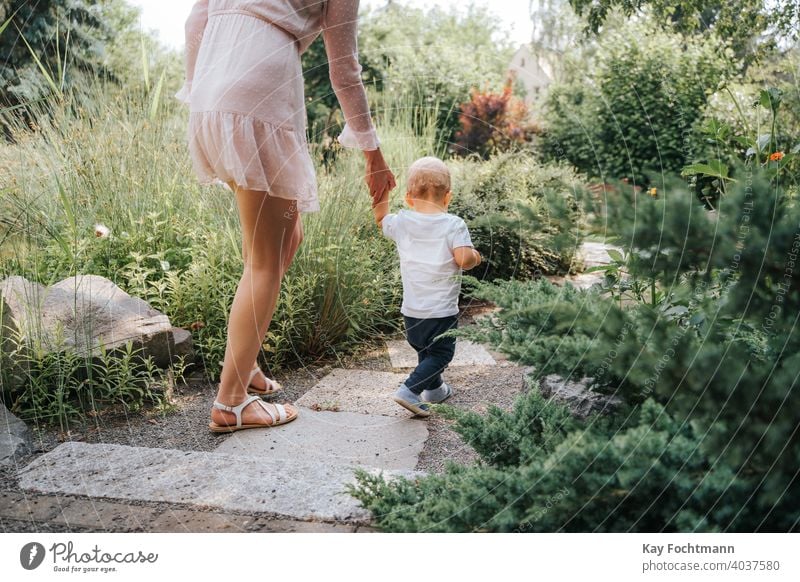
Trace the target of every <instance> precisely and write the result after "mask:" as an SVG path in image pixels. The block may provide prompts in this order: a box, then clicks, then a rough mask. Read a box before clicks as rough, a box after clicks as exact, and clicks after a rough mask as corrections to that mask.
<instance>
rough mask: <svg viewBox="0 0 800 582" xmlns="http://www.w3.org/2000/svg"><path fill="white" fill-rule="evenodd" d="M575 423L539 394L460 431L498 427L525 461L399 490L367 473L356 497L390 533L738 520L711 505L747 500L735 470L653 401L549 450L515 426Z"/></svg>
mask: <svg viewBox="0 0 800 582" xmlns="http://www.w3.org/2000/svg"><path fill="white" fill-rule="evenodd" d="M553 409H556V410H553ZM523 411H524V412H523ZM567 415H568V413H567V412H566V411H565V410H564V409H563V407H561V406H560V405H558V404H554V403H550V402H548V401H547V400H545V399H543V398H542V397H541V396H540V395H539V394H538V391H537V390H536V389H535V388H534V389H532V390H531V391H530V392H528V393H527V394H525V395H523V396H522V397H520V399H519V400H518V402H517V405H516V408H515V411H514V413H512V416H513V418H512V419H511V420H510V421H509V420H505V419H503V417H502V415H499V414H498V413H493V416H495V417H497V416H499V417H500V418H499V419H498V420H494V421H493V420H490V419H491V417H487V418H486V419H485V421H484V423H480V422H479V423H466V422H463V421H461V420H459V421H458V424H457V430H459V432H460V433H461V434H462V435H464V437H465V440H466V441H467V442H470V443H472V442H479V443H480V442H481V441H483V440H484V439H485V438H486V437H485V430H486V429H487V427H492V429H493V430H494V432H495V433H496V435H497V436H496V440H495V445H496V447H497V449H498V450H503V449H504V448H505V447H510V448H512V449H513V448H514V447H516V446H519V448H520V449H521V450H520V452H521V454H520V456H519V459H518V462H515V463H513V464H508V465H505V464H502V465H498V464H496V463H495V464H494V466H490V465H484V464H481V465H479V466H477V467H469V468H467V467H463V466H459V465H456V464H454V463H450V464H449V465H448V466H447V469H446V471H445V472H444V473H443V474H440V475H430V476H427V477H422V478H418V479H413V480H411V479H399V480H394V481H390V482H387V481H386V480H385V479H384V478H383V477H382V476H379V475H378V476H376V475H370V474H368V473H366V472H364V471H361V472H359V474H358V485H357V486H356V487H352V488H351V489H350V491H351V493H352V494H353V495H355V497H357V498H358V499H359V500H360V501H361V502H362V503H363V504H364V505H365V507H367V508H369V509H370V510H371V511H372V513H373V515H374V517H375V519H376V522H377V524H378V525H379V527H380V528H381V529H382V530H384V531H393V532H432V531H441V532H552V531H568V532H587V531H595V532H597V531H692V530H695V529H696V530H700V531H712V530H713V531H718V530H721V529H723V528H724V525H727V523H728V522H729V521H730V520H731V515H730V512H729V510H728V509H727V508H726V507H722V508H720V511H718V512H716V513H713V512H706V507H707V506H708V505H711V504H712V503H713V502H715V501H717V500H718V499H719V498H720V496H721V495H722V494H725V495H727V496H730V497H728V499H727V502H728V503H731V502H733V503H735V502H737V501H743V499H742V496H741V493H740V491H739V488H738V487H737V486H736V485H734V486H733V487H728V486H729V484H730V482H731V480H732V479H733V474H732V473H731V472H730V471H729V470H727V469H725V468H717V469H714V470H711V467H712V463H711V461H710V459H709V458H708V457H707V456H706V455H705V454H704V453H703V449H702V446H701V444H702V437H703V435H702V432H698V431H696V430H694V429H693V428H691V427H690V425H687V424H682V423H679V422H677V421H675V420H674V419H672V418H670V417H669V415H667V414H666V413H665V412H664V409H663V407H661V406H659V405H658V404H656V403H654V402H653V401H652V400H648V401H647V402H645V403H644V405H643V406H642V407H641V408H640V409H639V410H638V411H636V412H635V413H634V414H633V415H632V416H631V417H630V418H628V419H627V420H626V421H624V422H623V421H622V420H620V419H618V420H616V422H613V423H612V422H596V421H595V422H592V421H589V422H587V423H585V424H581V425H577V423H574V424H575V425H576V426H572V427H570V429H569V430H565V431H558V430H549V431H547V432H548V440H546V441H545V442H544V443H542V442H540V441H539V440H538V439H531V438H529V437H527V435H526V436H525V437H523V438H521V439H519V440H514V435H515V434H517V433H515V431H514V430H513V429H511V427H509V426H507V425H508V424H509V422H510V424H511V426H519V427H524V425H521V424H520V425H518V424H517V423H518V422H520V421H522V420H523V419H524V418H528V419H529V420H531V421H534V423H533V429H532V430H531V431H530V432H533V433H534V434H535V433H536V431H537V429H538V428H539V422H542V420H543V419H552V418H553V417H554V416H555V417H557V418H558V417H560V418H565V417H566V416H567ZM545 421H546V420H545ZM489 423H491V424H489ZM497 425H499V426H497ZM502 433H505V438H503V434H502ZM506 438H508V439H510V440H509V441H506V440H505V439H506ZM507 442H508V443H509V444H506V443H507ZM518 443H519V444H518ZM543 445H544V446H543ZM476 448H477V449H478V451H479V453H481V456H482V457H483V458H484V459H485V460H486V461H489V462H490V463H491V462H492V461H493V460H494V459H495V458H496V457H495V455H494V454H493V452H492V451H493V450H494V449H489V456H488V458H487V457H486V456H485V455H486V453H487V451H486V449H485V448H484V447H482V446H478V447H476ZM512 457H516V453H514V454H513V455H512Z"/></svg>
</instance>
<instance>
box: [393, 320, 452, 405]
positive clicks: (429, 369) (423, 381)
mask: <svg viewBox="0 0 800 582" xmlns="http://www.w3.org/2000/svg"><path fill="white" fill-rule="evenodd" d="M403 319H404V320H405V324H406V339H407V340H408V343H409V344H411V347H412V348H414V349H415V350H416V351H417V358H418V360H419V364H417V367H416V368H415V369H414V371H413V372H411V375H410V376H409V377H408V379H407V380H406V386H407V387H408V388H409V389H410V390H411V391H412V392H413V393H414V394H422V391H423V390H435V389H436V388H438V387H439V386H441V385H442V372H443V371H444V369H445V368H446V367H447V365H448V364H449V363H450V361H451V360H452V359H453V354H455V351H456V338H454V337H449V338H440V339H436V336H438V335H439V334H441V333H444V332H446V331H447V330H449V329H455V328H456V327H458V316H457V315H452V316H450V317H436V318H432V319H417V318H416V317H406V316H403Z"/></svg>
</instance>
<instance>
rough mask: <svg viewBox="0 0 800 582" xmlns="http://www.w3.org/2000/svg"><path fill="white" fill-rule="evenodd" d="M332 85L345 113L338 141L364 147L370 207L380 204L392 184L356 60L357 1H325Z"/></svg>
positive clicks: (324, 31) (325, 33)
mask: <svg viewBox="0 0 800 582" xmlns="http://www.w3.org/2000/svg"><path fill="white" fill-rule="evenodd" d="M322 39H323V41H324V42H325V53H326V54H327V55H328V68H329V70H330V78H331V86H332V87H333V91H334V92H335V93H336V99H337V100H338V101H339V105H340V106H341V108H342V111H343V112H344V118H345V125H344V129H343V130H342V134H341V135H340V136H339V143H341V144H342V145H343V146H345V147H349V148H359V149H361V150H363V152H364V157H365V158H366V162H367V167H366V177H365V181H366V183H367V187H368V188H369V193H370V195H371V196H372V205H373V207H375V206H377V205H379V204H383V203H384V202H385V200H386V199H387V198H388V196H389V191H390V190H391V189H392V188H394V187H395V185H396V184H395V180H394V175H393V174H392V171H391V170H390V169H389V166H388V165H387V164H386V161H385V160H384V159H383V153H382V152H381V150H380V141H379V140H378V134H377V133H376V132H375V127H374V126H373V125H372V119H370V116H369V102H368V101H367V92H366V90H365V89H364V83H363V82H362V81H361V64H360V63H359V62H358V0H328V3H327V6H326V9H325V19H324V22H323V24H322Z"/></svg>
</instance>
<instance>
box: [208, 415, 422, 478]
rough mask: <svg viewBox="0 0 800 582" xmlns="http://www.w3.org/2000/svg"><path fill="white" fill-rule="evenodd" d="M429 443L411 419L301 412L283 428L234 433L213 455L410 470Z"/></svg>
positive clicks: (418, 425) (420, 425) (419, 426)
mask: <svg viewBox="0 0 800 582" xmlns="http://www.w3.org/2000/svg"><path fill="white" fill-rule="evenodd" d="M392 404H394V403H392ZM398 408H399V407H398ZM427 438H428V427H427V423H425V422H418V421H417V420H414V419H412V418H411V417H408V418H396V417H392V416H380V415H374V414H358V413H355V412H330V411H315V410H311V409H309V408H301V409H300V415H299V416H298V417H297V420H295V421H292V422H290V423H289V424H287V425H286V426H283V427H281V428H280V429H276V430H243V431H240V432H235V433H233V434H231V435H230V436H229V437H227V438H226V440H225V442H223V443H222V444H221V445H220V446H218V447H217V448H216V450H215V452H217V453H222V454H225V455H247V456H251V455H256V456H261V457H262V458H267V459H269V460H270V461H272V460H273V459H288V460H291V459H297V458H301V457H302V458H303V459H305V460H308V461H312V462H316V463H323V464H325V463H327V464H339V465H360V466H362V467H377V468H380V469H414V467H416V465H417V460H418V459H419V454H420V452H422V446H423V444H424V443H425V439H427Z"/></svg>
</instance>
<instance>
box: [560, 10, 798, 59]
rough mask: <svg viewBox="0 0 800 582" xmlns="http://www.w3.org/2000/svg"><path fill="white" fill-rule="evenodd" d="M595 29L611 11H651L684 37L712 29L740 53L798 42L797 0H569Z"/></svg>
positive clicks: (630, 14)
mask: <svg viewBox="0 0 800 582" xmlns="http://www.w3.org/2000/svg"><path fill="white" fill-rule="evenodd" d="M569 2H570V4H571V5H572V7H573V8H574V9H575V12H577V13H578V14H579V15H583V16H585V17H586V21H587V27H586V28H587V30H589V31H592V32H595V33H597V32H598V31H599V29H600V28H601V27H602V25H603V24H604V23H605V21H606V19H607V18H608V17H609V14H610V12H611V11H613V10H614V9H618V10H620V11H622V13H623V14H625V15H626V16H632V15H634V14H637V13H641V12H643V11H649V12H650V13H651V14H652V15H653V16H655V18H656V20H657V21H658V22H661V23H663V25H664V27H665V28H668V29H671V30H673V31H677V32H681V33H683V34H687V35H692V34H695V35H705V34H707V33H708V32H710V31H713V32H714V33H715V34H716V35H717V36H718V37H719V38H720V39H722V40H723V41H724V42H727V43H729V44H730V46H731V47H732V48H734V50H735V51H736V54H737V55H738V56H740V57H741V56H746V55H747V54H749V53H753V52H754V50H756V48H757V46H758V45H759V44H766V45H767V46H770V47H772V46H774V43H775V40H776V37H778V36H783V37H785V38H787V39H789V40H797V38H798V24H799V23H800V3H798V2H796V1H788V2H767V1H765V0H569Z"/></svg>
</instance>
